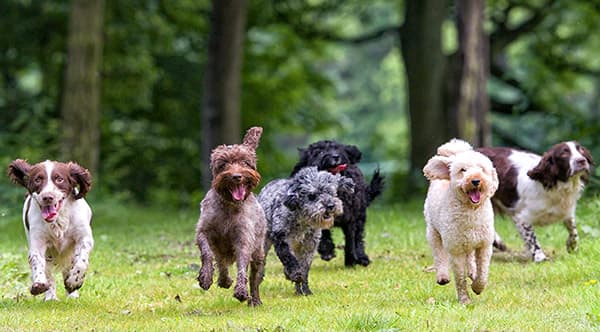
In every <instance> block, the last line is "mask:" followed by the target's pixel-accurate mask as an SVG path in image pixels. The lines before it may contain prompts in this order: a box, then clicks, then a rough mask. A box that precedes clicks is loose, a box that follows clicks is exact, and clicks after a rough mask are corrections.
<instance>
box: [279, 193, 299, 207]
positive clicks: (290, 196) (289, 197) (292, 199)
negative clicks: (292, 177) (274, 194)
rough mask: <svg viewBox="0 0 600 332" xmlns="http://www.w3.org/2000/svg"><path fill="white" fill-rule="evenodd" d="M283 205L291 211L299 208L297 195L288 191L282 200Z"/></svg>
mask: <svg viewBox="0 0 600 332" xmlns="http://www.w3.org/2000/svg"><path fill="white" fill-rule="evenodd" d="M283 205H285V207H287V208H288V209H290V210H292V211H294V210H296V209H298V207H299V206H300V202H299V198H298V194H296V193H295V192H293V191H288V192H287V194H286V195H285V199H284V200H283Z"/></svg>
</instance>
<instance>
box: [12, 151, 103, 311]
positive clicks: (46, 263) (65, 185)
mask: <svg viewBox="0 0 600 332" xmlns="http://www.w3.org/2000/svg"><path fill="white" fill-rule="evenodd" d="M8 176H9V177H10V178H11V180H12V181H13V182H14V183H16V184H20V185H22V186H23V187H25V188H26V189H27V192H28V193H27V196H26V197H25V203H24V204H23V225H24V226H25V233H26V234H27V241H28V242H29V265H30V266H31V278H32V285H31V289H30V291H31V294H33V295H38V294H42V293H46V295H45V299H46V300H56V299H57V296H56V283H55V282H54V277H53V276H52V272H53V271H52V269H53V267H58V268H60V271H61V272H62V275H63V280H64V285H65V289H66V290H67V293H68V296H69V297H78V296H79V293H78V291H77V290H78V289H79V288H80V287H81V286H82V285H83V279H84V278H85V273H86V270H87V268H88V264H89V256H90V253H91V251H92V248H93V246H94V239H93V237H92V229H91V226H90V224H91V219H92V210H91V209H90V206H89V205H88V204H87V202H86V201H85V199H84V198H83V197H84V196H85V195H86V194H87V192H88V191H89V190H90V187H91V177H90V173H89V172H88V170H86V169H85V168H83V167H81V166H79V165H78V164H76V163H72V162H69V163H62V162H56V161H48V160H47V161H44V162H41V163H38V164H34V165H30V164H29V163H28V162H27V161H25V160H22V159H17V160H14V161H13V162H12V163H11V164H10V165H9V166H8Z"/></svg>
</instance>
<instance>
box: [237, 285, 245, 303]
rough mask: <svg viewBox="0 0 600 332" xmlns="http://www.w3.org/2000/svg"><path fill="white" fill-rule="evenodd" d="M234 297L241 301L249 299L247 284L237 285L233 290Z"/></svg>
mask: <svg viewBox="0 0 600 332" xmlns="http://www.w3.org/2000/svg"><path fill="white" fill-rule="evenodd" d="M233 297H235V298H236V299H238V300H239V301H240V302H244V301H246V300H247V299H248V290H247V289H246V287H245V285H236V286H235V290H234V292H233Z"/></svg>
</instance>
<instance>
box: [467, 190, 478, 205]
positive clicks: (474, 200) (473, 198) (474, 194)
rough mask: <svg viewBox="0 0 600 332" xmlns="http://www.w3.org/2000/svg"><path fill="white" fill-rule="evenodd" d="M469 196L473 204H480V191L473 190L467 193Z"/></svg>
mask: <svg viewBox="0 0 600 332" xmlns="http://www.w3.org/2000/svg"><path fill="white" fill-rule="evenodd" d="M467 196H469V200H470V201H471V203H473V204H479V202H480V201H481V191H479V189H471V190H469V191H467Z"/></svg>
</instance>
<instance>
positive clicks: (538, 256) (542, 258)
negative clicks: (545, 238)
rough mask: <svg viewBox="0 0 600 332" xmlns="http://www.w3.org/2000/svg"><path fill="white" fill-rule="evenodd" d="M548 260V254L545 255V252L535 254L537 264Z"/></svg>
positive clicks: (534, 259)
mask: <svg viewBox="0 0 600 332" xmlns="http://www.w3.org/2000/svg"><path fill="white" fill-rule="evenodd" d="M547 259H548V258H547V257H546V254H544V252H543V251H542V250H536V251H535V252H534V253H533V261H534V262H536V263H541V262H543V261H545V260H547Z"/></svg>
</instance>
